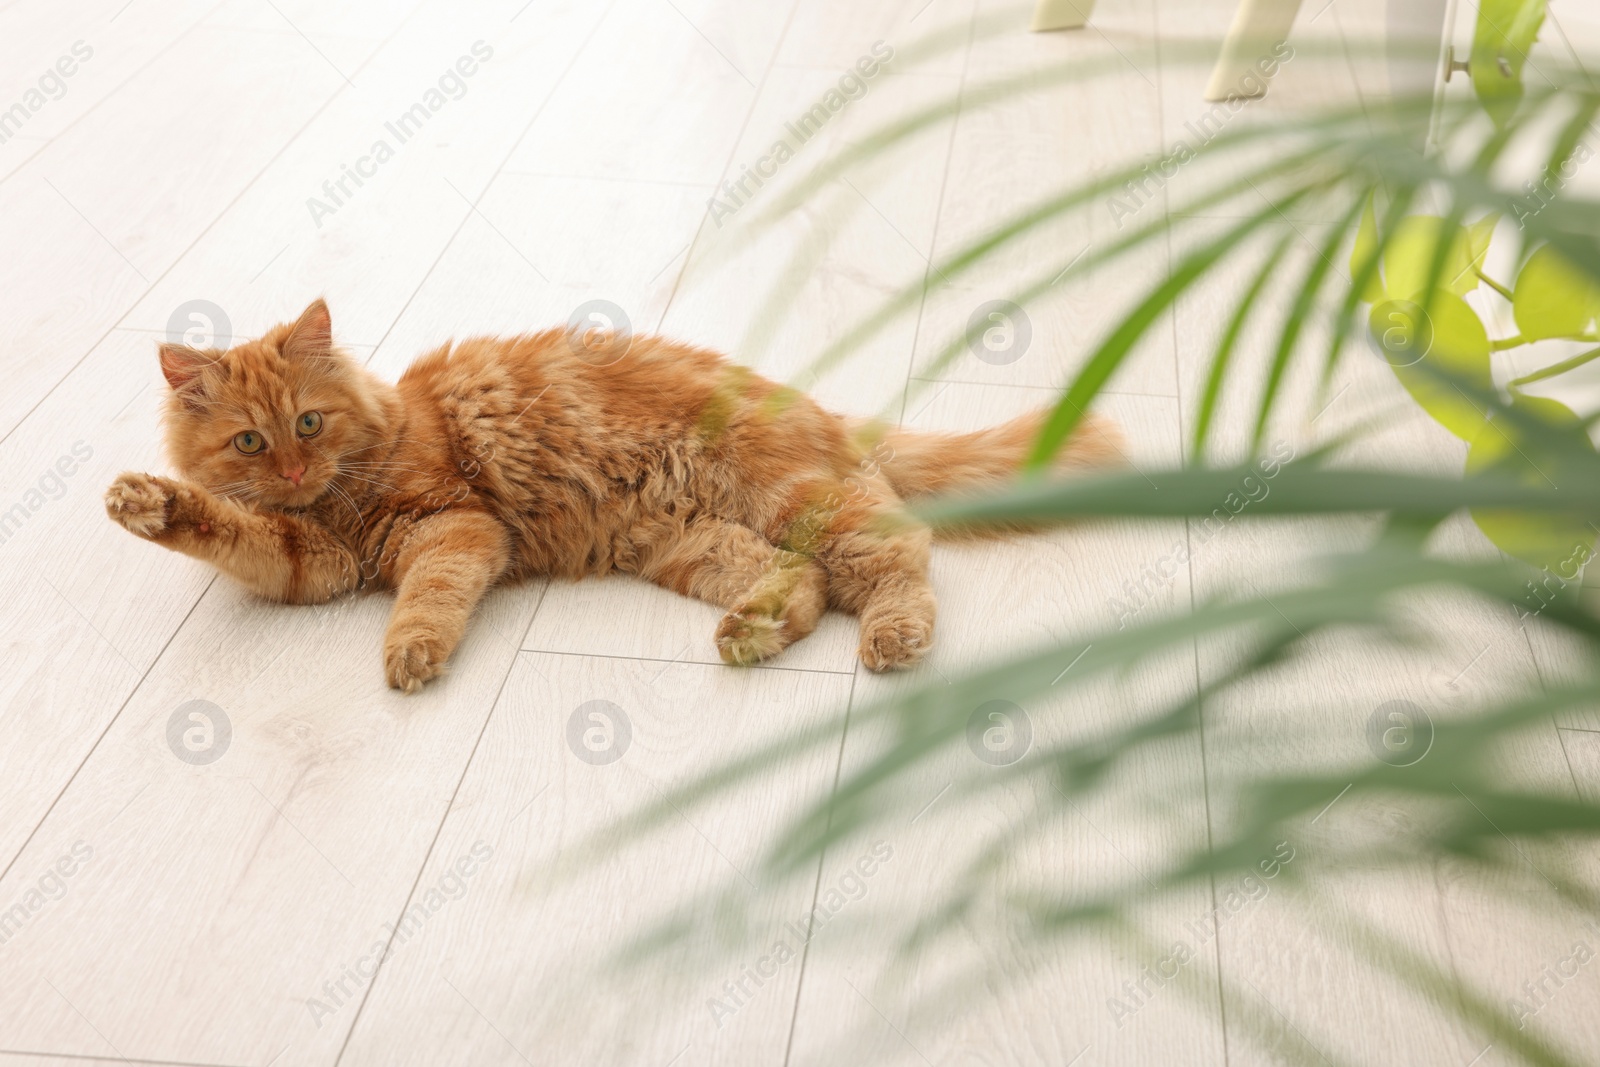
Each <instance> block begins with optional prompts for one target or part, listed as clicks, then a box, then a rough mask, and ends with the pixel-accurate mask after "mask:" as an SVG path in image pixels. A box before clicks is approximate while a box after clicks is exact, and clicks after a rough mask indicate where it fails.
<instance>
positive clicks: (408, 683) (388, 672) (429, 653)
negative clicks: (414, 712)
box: [383, 637, 447, 693]
mask: <svg viewBox="0 0 1600 1067" xmlns="http://www.w3.org/2000/svg"><path fill="white" fill-rule="evenodd" d="M446 658H447V653H446V652H445V650H444V649H443V648H442V647H441V645H440V642H439V641H437V640H435V639H433V638H429V637H410V638H395V639H391V640H390V641H389V642H388V643H387V644H386V645H385V646H384V650H383V674H384V677H385V678H386V679H388V682H389V687H390V688H391V689H399V690H401V691H402V692H404V693H417V692H420V691H421V690H422V686H423V683H424V682H428V681H431V680H432V679H434V678H437V677H439V675H441V674H443V673H444V665H445V659H446Z"/></svg>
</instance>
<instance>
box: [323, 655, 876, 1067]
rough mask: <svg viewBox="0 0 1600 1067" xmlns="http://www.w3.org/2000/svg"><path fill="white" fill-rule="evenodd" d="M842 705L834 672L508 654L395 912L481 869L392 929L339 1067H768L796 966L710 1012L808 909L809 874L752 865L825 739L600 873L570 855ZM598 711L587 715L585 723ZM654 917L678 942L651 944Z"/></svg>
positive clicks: (804, 791)
mask: <svg viewBox="0 0 1600 1067" xmlns="http://www.w3.org/2000/svg"><path fill="white" fill-rule="evenodd" d="M849 692H850V679H849V678H848V677H845V676H840V675H827V674H811V673H806V672H799V671H739V670H733V669H730V668H727V667H721V666H716V667H712V666H704V665H700V664H688V663H679V664H675V665H672V666H671V668H670V669H668V670H666V671H664V672H660V671H658V665H657V664H653V663H646V662H640V661H632V660H611V659H606V658H603V657H588V656H561V655H549V654H539V653H527V652H525V653H523V654H522V655H521V657H520V658H519V660H518V662H517V666H516V668H515V670H514V671H513V672H512V675H511V679H510V681H508V682H507V684H506V687H505V690H504V692H503V693H502V694H501V697H500V699H499V701H498V702H497V705H496V708H495V711H494V715H493V718H492V720H491V722H490V726H489V729H488V730H487V731H486V733H485V734H484V738H483V741H482V743H481V744H480V745H479V746H478V751H477V754H476V756H475V757H474V759H473V761H472V765H471V767H470V769H469V771H468V774H467V777H466V779H465V781H464V782H463V783H462V786H461V791H460V794H459V795H458V797H457V798H456V802H455V804H454V805H453V807H452V809H451V815H450V818H449V819H448V820H447V821H446V824H445V827H444V829H443V831H442V832H441V833H440V835H439V840H438V842H437V844H436V845H435V847H434V850H433V855H432V857H431V858H430V860H429V863H428V866H427V867H426V869H424V871H423V873H422V877H421V880H420V882H419V890H418V893H417V894H414V896H413V900H420V899H422V892H423V890H425V889H426V888H427V887H430V886H433V885H436V884H442V883H443V881H444V880H446V879H448V877H449V875H450V873H451V867H452V865H454V864H456V863H458V862H459V860H460V859H461V857H464V856H466V857H470V856H478V857H481V858H482V859H483V861H482V863H481V865H479V868H478V873H475V874H473V875H472V876H471V877H470V879H469V880H468V881H467V883H466V889H465V891H464V893H462V894H460V896H459V899H456V900H452V901H450V902H449V903H447V904H445V906H444V907H443V909H442V910H436V911H435V915H436V916H437V917H430V918H428V919H427V920H426V922H425V924H420V929H414V930H408V932H409V933H410V934H411V936H410V938H409V939H408V940H407V941H406V943H405V945H404V947H403V950H397V951H396V952H395V953H394V954H393V956H392V957H391V958H390V959H389V960H388V961H387V962H386V963H385V964H384V966H383V969H382V970H381V971H380V972H379V974H378V977H377V979H376V980H375V981H374V983H373V989H372V994H371V996H370V997H369V998H368V999H367V1001H366V1003H365V1005H364V1007H363V1008H362V1010H361V1017H360V1021H359V1022H358V1023H357V1024H356V1027H355V1031H354V1034H353V1035H352V1037H351V1040H350V1043H349V1046H348V1048H347V1049H346V1050H345V1053H344V1056H343V1058H342V1059H341V1060H340V1063H341V1064H344V1065H346V1067H352V1065H359V1064H368V1063H393V1062H395V1060H396V1057H397V1056H405V1057H408V1058H410V1059H414V1060H415V1062H428V1063H439V1064H480V1063H515V1062H520V1060H522V1059H527V1058H529V1057H536V1056H542V1057H553V1058H555V1059H558V1060H561V1061H563V1062H583V1063H596V1064H633V1063H655V1062H660V1063H667V1062H672V1061H674V1059H675V1058H676V1062H678V1063H697V1064H724V1063H726V1064H749V1063H774V1064H776V1063H781V1062H782V1060H783V1057H784V1046H785V1042H786V1039H787V1034H788V1024H789V1019H790V1017H791V1014H792V1012H793V1004H794V992H795V988H796V984H797V983H798V981H799V974H800V968H799V964H798V960H797V959H790V960H788V961H787V962H786V963H784V964H778V963H776V962H774V961H769V963H771V971H772V973H770V974H766V975H765V979H764V980H763V981H761V982H760V984H759V988H757V987H756V986H754V985H751V984H750V982H749V980H745V982H746V988H747V989H749V990H750V991H751V993H752V996H751V997H750V999H749V1000H748V1001H747V1002H746V1003H745V1004H744V1005H743V1007H742V1008H741V1009H739V1010H737V1011H735V1012H732V1014H731V1015H727V1014H720V1013H719V1012H717V1011H715V1010H713V1009H712V1008H711V1007H710V1002H711V1000H712V999H713V998H726V997H727V996H728V994H727V993H726V992H725V990H724V987H723V983H724V981H725V980H732V979H736V978H740V977H741V971H742V969H743V968H744V967H745V966H746V965H747V964H748V965H750V966H756V965H757V964H756V963H755V961H756V958H757V957H759V956H762V955H763V954H766V953H769V952H770V951H771V950H772V946H773V942H774V939H775V938H777V939H781V938H784V937H788V936H791V935H790V934H789V933H788V931H787V929H786V924H787V923H788V922H789V921H790V920H791V919H792V918H793V917H795V916H799V915H803V914H804V913H805V911H806V909H807V907H808V906H809V905H810V897H811V892H812V889H813V885H814V881H815V877H816V873H815V872H816V868H815V865H814V864H812V865H808V866H807V868H806V869H804V870H802V871H800V872H797V873H795V874H793V875H791V876H789V877H783V878H780V877H777V876H775V875H772V874H770V873H769V872H768V871H767V870H766V869H764V867H763V866H762V864H761V861H762V860H763V858H764V856H763V853H764V850H765V848H766V847H767V846H768V844H769V843H770V841H771V839H772V836H773V834H774V833H775V831H776V830H777V828H778V827H779V826H781V825H782V824H783V823H784V822H785V821H786V820H787V819H788V818H791V817H792V816H793V815H794V814H795V813H796V812H797V810H798V808H799V806H800V805H801V804H803V803H807V802H810V801H814V800H816V799H817V798H818V797H819V796H823V795H825V793H826V790H827V788H828V785H829V783H830V782H831V781H832V777H833V773H834V770H835V767H836V764H837V759H838V745H837V741H836V740H835V741H832V742H829V743H827V744H823V745H819V746H817V747H815V748H812V749H808V750H807V751H806V752H805V753H804V754H803V755H799V756H794V757H791V758H789V759H786V760H784V761H782V762H780V763H777V764H775V765H773V766H771V767H770V768H769V769H767V770H766V771H764V772H763V773H761V774H759V775H758V776H757V777H755V778H754V779H753V780H751V781H749V782H747V783H744V784H742V785H739V786H737V787H735V788H734V789H732V790H731V791H729V792H727V793H724V794H722V795H719V796H718V797H717V798H716V799H715V800H714V801H711V802H709V803H699V804H693V805H689V804H684V805H683V806H682V807H681V810H678V811H676V812H669V813H668V814H667V818H666V821H665V822H663V823H662V824H660V825H659V826H657V827H655V828H654V829H652V830H650V831H649V832H648V833H646V834H645V835H643V836H642V837H641V838H639V839H636V840H633V841H630V842H627V843H625V844H622V845H619V846H616V847H614V848H612V849H609V850H608V851H607V852H606V854H605V855H604V856H603V858H599V859H597V860H594V861H592V862H590V863H587V864H580V862H579V861H578V859H577V857H576V856H575V855H574V852H575V846H578V845H580V844H582V843H585V842H586V841H587V840H589V838H590V836H591V835H592V834H594V833H596V832H599V831H601V830H603V829H605V828H606V827H609V826H615V825H617V824H619V823H620V822H621V821H622V820H624V819H625V818H626V816H627V815H628V814H629V813H630V812H634V811H637V810H639V809H641V808H645V807H648V806H651V805H653V804H659V803H660V802H661V798H662V796H663V794H665V793H667V792H668V791H670V790H671V789H673V788H674V787H677V786H682V785H686V784H688V783H690V782H692V781H695V780H697V779H698V778H699V777H700V776H701V775H704V774H705V773H707V772H708V771H709V770H710V769H711V768H713V767H716V766H718V765H720V764H721V763H722V762H723V761H725V760H732V759H735V758H737V757H738V755H739V754H741V753H746V752H750V751H752V750H754V749H755V748H756V747H757V746H759V745H761V744H763V743H767V742H772V741H776V740H778V739H780V738H782V737H785V736H787V735H790V734H793V733H795V732H797V731H800V730H802V729H804V728H806V727H808V726H810V725H811V724H812V723H814V722H815V721H817V720H819V719H820V718H822V717H823V716H825V715H828V714H831V713H835V712H838V711H840V710H842V709H843V707H844V706H845V704H846V702H847V701H848V699H849ZM601 702H604V703H601ZM596 707H599V708H600V709H601V710H602V712H603V714H604V715H605V716H606V717H607V718H606V720H605V721H602V720H600V719H586V718H583V716H584V715H585V714H589V713H586V712H585V709H586V708H587V709H590V713H592V712H593V710H594V709H595V708H596ZM574 722H577V723H578V724H579V725H577V726H575V725H574ZM585 725H587V728H588V729H589V730H590V731H598V732H596V733H593V735H592V744H587V745H586V742H585V741H584V740H583V737H584V736H587V735H580V734H578V733H577V731H578V730H580V729H582V728H584V726H585ZM608 731H609V732H608ZM613 753H615V756H613V755H612V754H613ZM602 758H603V759H604V762H602ZM664 922H667V923H669V925H670V923H671V922H683V923H687V924H691V926H690V930H691V931H692V932H691V936H689V937H688V938H687V939H685V940H681V941H680V940H674V939H672V938H668V939H666V941H665V942H664V943H659V944H656V945H654V946H652V945H651V944H650V943H649V939H650V937H651V936H652V935H654V934H656V933H658V932H659V930H660V927H661V924H662V923H664ZM419 923H420V921H419ZM641 942H644V944H641ZM508 949H509V951H508ZM762 967H763V970H764V971H765V970H766V965H762Z"/></svg>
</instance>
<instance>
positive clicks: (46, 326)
mask: <svg viewBox="0 0 1600 1067" xmlns="http://www.w3.org/2000/svg"><path fill="white" fill-rule="evenodd" d="M187 40H189V41H190V42H191V43H192V45H193V48H194V56H193V58H192V59H191V61H189V62H186V63H182V64H177V63H174V64H158V65H155V66H152V67H149V68H147V69H145V70H144V71H141V72H140V73H139V74H138V75H136V76H135V77H134V78H133V79H132V80H131V81H130V82H129V83H128V85H127V86H126V87H125V88H124V89H122V90H121V91H120V92H118V93H117V94H116V96H115V97H114V98H113V99H111V100H109V101H108V103H107V106H105V107H102V108H99V109H96V110H95V111H93V112H92V113H90V114H89V115H88V116H87V117H86V118H85V119H84V120H83V121H81V122H79V123H77V124H76V125H74V126H73V127H72V129H71V130H69V131H68V132H66V133H64V134H63V135H61V136H60V137H58V138H56V139H55V140H54V141H52V142H51V143H50V144H49V145H47V146H46V147H45V148H44V150H43V151H41V152H40V153H39V154H38V155H36V156H34V157H33V158H32V159H31V160H29V162H28V163H27V165H26V166H24V167H23V168H21V169H19V170H18V171H17V172H16V173H15V174H14V175H13V177H12V179H11V180H10V181H8V182H7V183H6V184H5V185H4V186H0V207H3V210H0V242H3V243H5V245H6V246H7V247H12V248H19V249H24V250H25V252H24V253H23V254H21V255H18V256H15V257H11V258H8V259H7V260H6V262H5V264H4V265H3V266H0V285H3V286H4V288H5V290H6V292H7V293H9V294H10V299H9V300H8V301H7V304H6V311H5V326H6V331H7V335H8V336H9V337H10V338H11V342H12V343H11V345H10V346H9V348H8V350H7V353H6V356H5V360H4V364H3V365H4V369H5V373H6V376H7V379H8V381H9V382H10V388H8V389H7V390H6V392H5V395H4V397H3V398H0V431H3V432H9V431H10V430H12V429H13V428H14V427H15V426H16V424H17V422H18V421H19V420H20V419H21V418H22V416H23V415H25V414H26V413H27V411H28V410H30V409H31V408H32V407H33V406H34V405H35V404H37V403H38V402H39V400H40V398H42V397H43V396H44V395H45V394H46V393H47V392H48V391H49V390H50V389H51V388H52V387H54V386H55V385H56V383H58V382H59V381H60V380H61V378H62V377H63V375H64V374H65V372H66V371H67V370H69V369H70V368H71V367H72V366H73V365H74V364H75V363H76V362H77V360H79V359H81V358H82V354H83V353H85V352H87V351H88V350H89V349H90V348H91V347H93V345H94V343H95V342H96V341H97V340H98V339H99V338H100V337H102V336H103V335H104V333H105V331H106V330H107V329H109V328H110V327H111V326H113V325H115V324H116V323H117V321H118V320H119V319H120V318H121V316H122V315H123V314H124V312H125V311H126V309H127V308H128V307H129V306H130V305H131V304H132V302H133V301H134V300H135V299H136V298H137V297H138V296H139V295H140V294H141V293H143V292H144V291H145V290H146V289H147V288H148V287H149V286H150V284H151V283H152V282H153V281H154V280H155V279H157V278H159V277H160V276H161V274H162V272H164V271H165V270H166V269H167V268H168V267H170V266H171V265H172V263H173V262H174V261H175V260H176V259H177V258H178V257H179V256H180V255H182V253H183V251H184V250H185V249H186V248H187V247H188V246H189V245H190V244H192V243H193V241H194V240H195V238H196V237H197V236H199V235H200V234H201V233H203V232H204V230H205V229H206V227H207V226H209V225H210V224H211V222H212V221H213V220H214V219H215V218H216V217H217V216H218V215H219V214H220V213H221V212H222V210H223V208H224V207H225V206H226V205H227V204H228V203H229V202H230V201H231V200H232V199H233V198H234V197H236V196H237V195H238V193H239V192H240V190H242V189H243V188H244V187H245V186H246V185H247V184H248V183H249V182H250V180H251V178H252V177H253V176H254V175H255V174H257V173H258V172H259V171H260V170H261V168H262V167H263V166H264V165H265V164H266V163H267V162H268V160H270V159H271V158H272V156H273V154H274V153H276V152H277V151H279V150H280V149H281V147H282V146H283V145H284V144H285V143H286V142H287V141H288V140H289V139H290V138H291V137H293V135H294V133H295V132H296V131H297V130H298V129H299V128H300V127H301V126H302V125H303V124H304V122H305V120H306V119H307V118H308V117H309V116H310V115H311V114H312V112H314V111H315V109H316V108H317V107H318V106H319V105H320V104H321V103H323V102H324V101H325V100H326V99H327V97H328V95H329V93H331V92H332V91H333V90H332V82H331V81H330V79H332V78H334V76H333V75H332V74H331V73H324V71H323V70H321V69H318V67H317V66H314V65H313V63H316V64H320V60H317V59H316V57H315V56H312V59H311V61H308V60H307V59H306V57H305V55H304V54H303V53H302V52H301V51H300V50H299V49H297V48H292V47H291V46H290V44H289V42H287V41H285V40H283V39H281V38H277V37H269V38H262V39H260V40H254V39H247V38H245V37H243V36H241V35H240V34H239V33H238V32H236V31H227V30H217V29H209V28H204V27H201V28H197V29H195V30H193V31H191V33H190V34H189V36H188V38H187ZM197 79H199V80H202V81H205V82H207V83H209V84H210V85H211V86H212V91H211V92H208V93H200V94H197V93H195V92H194V85H195V84H196V80H197ZM252 98H276V99H277V100H278V101H279V106H277V107H275V108H273V109H271V110H270V111H268V112H265V113H263V115H262V117H261V119H260V121H259V122H256V123H252V124H249V125H245V124H240V123H238V122H234V121H231V116H232V114H233V111H234V109H235V105H236V102H237V100H239V99H252ZM196 130H205V131H208V133H207V139H206V150H205V151H203V152H196V153H194V155H193V157H192V158H191V159H189V160H188V161H187V162H186V163H184V164H183V165H174V161H173V156H172V152H171V150H170V146H171V145H173V144H185V143H188V141H189V139H190V138H191V137H192V136H193V135H194V132H195V131H196ZM108 172H111V173H115V174H116V176H117V178H118V180H117V181H107V180H106V175H107V173H108ZM61 353H65V354H66V356H65V358H63V357H62V356H61V355H60V354H61Z"/></svg>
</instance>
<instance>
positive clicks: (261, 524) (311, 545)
mask: <svg viewBox="0 0 1600 1067" xmlns="http://www.w3.org/2000/svg"><path fill="white" fill-rule="evenodd" d="M106 513H107V514H108V515H110V516H111V518H112V519H113V520H115V521H116V522H117V523H118V524H119V525H121V526H122V527H123V528H124V529H126V530H128V531H129V532H131V533H133V534H136V535H138V536H139V537H142V538H144V539H145V540H147V541H154V542H155V543H156V544H158V545H161V546H163V547H164V548H170V549H172V550H173V551H175V552H182V553H183V554H184V555H187V556H193V557H194V558H196V559H199V560H204V561H205V562H207V563H209V564H211V565H212V566H214V567H216V568H217V569H218V570H220V571H222V572H223V573H224V574H227V575H228V576H230V577H232V578H233V579H234V580H236V581H238V582H239V583H240V584H241V585H244V586H245V587H246V588H248V589H250V590H251V591H252V592H255V593H257V594H259V595H261V596H264V597H267V598H268V599H270V600H282V601H286V602H288V603H291V604H321V603H323V602H325V601H328V600H331V599H333V598H334V597H336V596H338V595H340V594H341V593H346V592H349V591H350V590H352V589H354V588H356V586H357V585H359V584H360V568H359V566H358V560H357V558H356V554H355V552H354V551H352V550H351V549H350V548H349V547H348V546H346V545H345V544H343V543H342V542H341V541H339V539H338V538H337V537H335V536H334V535H333V534H332V533H331V532H329V531H328V530H326V529H324V528H323V527H321V526H318V525H317V524H316V523H314V522H311V521H309V520H306V519H302V518H299V517H297V516H294V515H287V514H284V513H283V512H278V511H260V512H258V511H251V510H250V509H248V508H244V507H241V506H239V505H238V504H236V503H234V502H233V501H231V500H227V499H225V498H222V497H218V496H215V495H213V494H212V493H210V492H208V491H207V490H206V489H204V488H202V487H200V486H198V485H192V484H190V483H188V482H180V481H175V480H174V479H171V478H162V477H158V476H156V475H152V474H138V473H134V472H129V473H126V474H123V475H121V476H119V477H118V478H117V480H116V481H114V482H112V483H111V488H110V489H107V490H106Z"/></svg>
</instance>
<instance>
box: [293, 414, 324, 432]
mask: <svg viewBox="0 0 1600 1067" xmlns="http://www.w3.org/2000/svg"><path fill="white" fill-rule="evenodd" d="M294 428H295V431H296V432H297V433H299V434H300V436H301V437H315V436H317V433H318V432H319V431H320V430H321V429H322V412H320V411H308V412H306V413H305V414H303V415H301V416H300V417H299V418H298V419H296V420H294Z"/></svg>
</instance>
